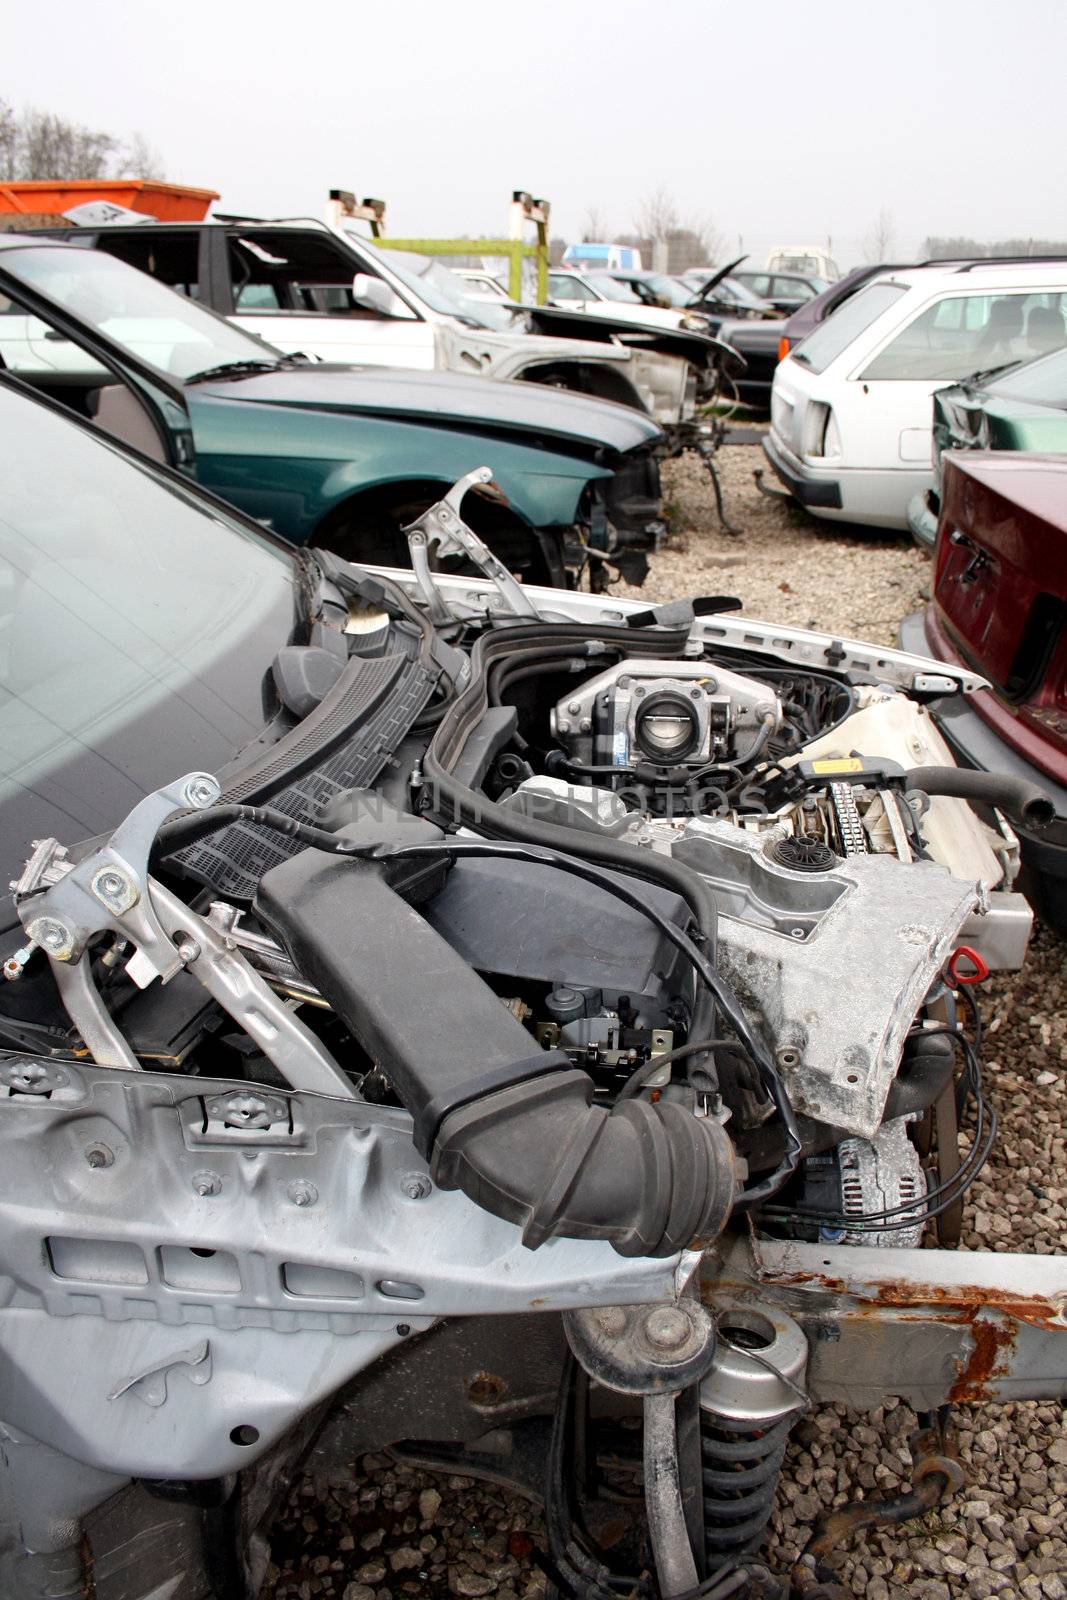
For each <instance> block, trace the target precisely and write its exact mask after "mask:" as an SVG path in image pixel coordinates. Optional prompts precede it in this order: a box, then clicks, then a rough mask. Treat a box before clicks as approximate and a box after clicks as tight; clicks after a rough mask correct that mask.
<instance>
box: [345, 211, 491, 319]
mask: <svg viewBox="0 0 1067 1600" xmlns="http://www.w3.org/2000/svg"><path fill="white" fill-rule="evenodd" d="M345 232H346V234H348V237H349V238H350V239H351V240H352V241H353V243H354V244H357V245H358V246H359V248H360V250H361V251H363V252H365V253H366V254H367V255H368V256H371V257H372V258H373V259H374V260H375V261H378V262H380V263H381V265H382V267H383V268H384V269H385V271H386V273H387V274H388V273H392V274H393V276H394V277H396V278H399V279H400V282H401V283H402V284H403V285H404V287H405V288H406V289H408V290H409V292H410V293H411V294H412V295H413V296H414V297H415V299H416V300H421V301H422V302H423V304H424V305H427V306H429V308H430V310H431V311H436V313H437V315H438V316H441V317H458V318H459V320H460V321H461V322H463V323H465V324H466V325H467V327H469V328H497V329H500V330H502V331H504V330H507V329H509V328H512V327H513V326H514V324H515V321H516V314H515V312H513V311H510V310H509V309H508V308H507V306H506V305H500V306H495V305H494V304H493V302H492V301H491V300H488V299H486V298H485V297H484V296H483V297H481V298H476V297H475V296H474V295H473V294H470V293H469V292H468V291H467V290H466V289H465V287H464V283H463V279H462V278H459V277H457V276H456V274H455V273H454V272H451V271H450V270H449V269H448V267H443V266H442V265H441V263H440V262H439V261H435V260H434V259H433V257H432V256H419V255H415V254H414V253H413V252H411V251H410V250H377V249H375V247H374V246H373V245H371V244H368V243H367V241H366V239H364V238H361V237H360V236H359V235H358V234H354V233H351V232H350V230H348V229H347V228H346V229H345Z"/></svg>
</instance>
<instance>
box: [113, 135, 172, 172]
mask: <svg viewBox="0 0 1067 1600" xmlns="http://www.w3.org/2000/svg"><path fill="white" fill-rule="evenodd" d="M119 168H120V169H121V170H120V171H119V173H118V174H117V175H118V176H119V177H123V178H154V179H155V180H156V181H157V182H159V181H160V180H161V179H163V178H165V177H166V175H167V174H166V172H165V171H164V170H163V157H162V156H161V155H160V153H159V151H158V150H157V149H156V147H155V145H153V144H152V143H151V142H150V141H149V140H148V139H147V138H146V137H145V135H144V134H143V133H131V135H130V137H129V139H128V140H127V141H126V144H125V145H124V146H123V149H122V153H121V156H120V158H119Z"/></svg>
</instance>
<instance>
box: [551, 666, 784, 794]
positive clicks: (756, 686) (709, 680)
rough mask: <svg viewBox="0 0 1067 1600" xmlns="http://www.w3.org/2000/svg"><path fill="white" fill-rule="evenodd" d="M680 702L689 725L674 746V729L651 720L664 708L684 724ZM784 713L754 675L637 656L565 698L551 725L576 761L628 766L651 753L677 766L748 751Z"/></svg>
mask: <svg viewBox="0 0 1067 1600" xmlns="http://www.w3.org/2000/svg"><path fill="white" fill-rule="evenodd" d="M661 697H663V698H662V700H661ZM683 706H687V707H690V708H691V712H690V719H691V725H690V726H689V727H685V728H681V727H680V726H679V732H678V737H679V738H680V739H681V742H680V743H679V745H678V751H677V753H675V752H674V751H672V749H671V743H672V730H671V728H670V727H667V726H664V727H663V728H662V729H659V730H656V729H654V728H653V727H652V726H651V719H652V718H654V717H655V716H656V708H657V707H660V708H661V715H662V717H663V719H664V721H665V722H666V721H669V720H672V719H673V720H674V721H675V722H676V723H680V718H681V711H682V707H683ZM646 717H647V718H649V719H650V725H649V726H648V727H646V726H645V720H644V719H645V718H646ZM781 720H782V707H781V702H780V701H779V699H778V696H777V695H776V694H775V692H774V690H773V689H771V688H770V687H769V686H768V685H767V684H763V683H760V682H758V680H757V679H755V678H747V677H743V676H742V675H741V674H740V673H736V672H730V671H727V670H726V669H725V668H723V667H719V666H716V665H713V664H712V663H711V662H708V661H703V660H701V661H684V660H683V661H642V660H636V661H619V662H617V663H616V664H615V666H613V667H609V668H607V670H606V671H604V672H598V673H597V675H596V676H595V677H593V678H589V679H587V680H586V681H585V683H583V684H582V685H581V686H580V687H579V688H577V689H575V690H574V691H573V692H572V693H571V694H569V695H567V696H566V697H565V698H564V699H562V700H560V701H559V703H558V704H557V705H556V706H555V708H554V709H553V711H552V714H551V728H552V732H553V733H554V734H555V736H556V737H557V738H559V739H561V740H563V741H564V743H565V744H566V745H567V747H568V749H569V750H570V751H571V752H572V753H573V754H574V756H575V758H576V760H578V761H580V762H583V763H585V764H587V765H610V766H613V767H620V768H624V767H628V766H632V765H635V764H636V763H638V762H641V761H650V760H652V761H656V762H658V763H659V764H661V765H668V766H672V765H682V764H685V763H689V764H700V763H705V762H708V761H711V760H714V759H716V758H718V757H719V756H720V755H725V754H726V753H730V754H731V755H733V756H736V757H743V756H744V755H746V754H747V752H748V751H749V750H751V748H752V746H753V745H754V743H755V741H756V739H757V737H758V735H759V732H760V730H761V728H762V727H763V725H764V724H765V723H767V722H768V721H769V722H770V723H771V724H772V726H773V727H774V728H777V727H778V726H779V724H780V722H781ZM643 730H644V731H643Z"/></svg>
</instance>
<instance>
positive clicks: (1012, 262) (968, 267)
mask: <svg viewBox="0 0 1067 1600" xmlns="http://www.w3.org/2000/svg"><path fill="white" fill-rule="evenodd" d="M1047 261H1062V262H1065V263H1067V256H1065V255H1052V256H977V257H975V258H974V259H973V260H971V261H968V262H966V263H965V264H964V265H963V266H962V267H960V268H959V269H958V270H959V271H960V272H974V271H975V269H976V268H977V267H1025V266H1030V265H1033V266H1040V265H1041V264H1042V262H1047Z"/></svg>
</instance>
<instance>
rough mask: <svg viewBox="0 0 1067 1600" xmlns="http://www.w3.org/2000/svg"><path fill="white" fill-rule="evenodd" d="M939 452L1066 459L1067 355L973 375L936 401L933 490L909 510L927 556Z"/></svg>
mask: <svg viewBox="0 0 1067 1600" xmlns="http://www.w3.org/2000/svg"><path fill="white" fill-rule="evenodd" d="M943 450H1026V451H1032V452H1037V453H1039V454H1044V455H1065V454H1067V349H1062V350H1053V351H1052V352H1051V353H1050V354H1048V355H1044V356H1038V357H1037V359H1036V360H1035V361H1013V362H1009V363H1007V364H1006V365H1004V366H1002V367H997V368H996V369H994V370H992V371H989V372H979V373H976V374H975V375H974V377H972V378H967V379H966V380H965V381H964V382H963V383H957V384H953V385H952V387H951V388H949V389H939V390H938V391H937V393H936V394H935V395H934V487H933V488H932V489H928V490H926V491H925V492H924V493H923V494H917V495H914V496H913V498H912V500H911V503H910V505H909V506H908V527H909V528H910V529H911V534H912V538H913V539H914V540H915V542H916V544H919V545H921V546H922V547H923V548H924V549H926V550H932V549H933V547H934V542H935V540H936V537H937V519H938V515H939V512H940V507H941V470H940V467H941V452H942V451H943Z"/></svg>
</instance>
